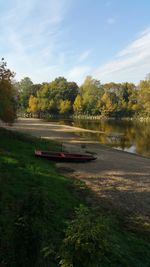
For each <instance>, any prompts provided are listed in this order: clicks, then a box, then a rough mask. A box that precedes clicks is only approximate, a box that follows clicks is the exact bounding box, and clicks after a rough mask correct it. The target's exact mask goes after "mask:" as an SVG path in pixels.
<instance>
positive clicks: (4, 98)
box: [0, 59, 16, 122]
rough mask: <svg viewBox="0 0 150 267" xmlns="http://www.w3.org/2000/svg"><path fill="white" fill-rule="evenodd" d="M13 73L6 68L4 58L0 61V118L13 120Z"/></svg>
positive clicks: (14, 101)
mask: <svg viewBox="0 0 150 267" xmlns="http://www.w3.org/2000/svg"><path fill="white" fill-rule="evenodd" d="M13 77H14V73H13V72H12V71H11V70H10V69H8V68H7V63H6V62H5V61H4V59H2V60H1V62H0V119H1V120H3V121H4V122H13V121H14V119H15V118H16V91H15V88H14V86H13V82H12V79H13Z"/></svg>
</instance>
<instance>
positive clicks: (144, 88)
mask: <svg viewBox="0 0 150 267" xmlns="http://www.w3.org/2000/svg"><path fill="white" fill-rule="evenodd" d="M139 106H140V111H141V113H144V114H146V115H147V116H150V80H145V81H141V82H140V85H139Z"/></svg>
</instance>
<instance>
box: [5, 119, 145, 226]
mask: <svg viewBox="0 0 150 267" xmlns="http://www.w3.org/2000/svg"><path fill="white" fill-rule="evenodd" d="M7 128H8V129H11V130H17V131H21V132H25V133H28V134H32V135H34V136H37V137H42V138H46V139H52V140H57V141H58V142H60V143H61V144H62V148H63V149H64V150H66V151H74V152H81V153H91V154H94V155H95V156H96V157H97V159H96V160H95V161H94V162H90V163H88V164H75V163H58V164H57V166H58V168H59V169H60V171H61V172H63V173H65V174H66V175H68V174H69V176H72V177H76V178H79V179H80V180H83V181H84V182H85V183H86V185H87V186H88V187H89V188H91V189H92V190H93V191H94V192H95V194H96V196H97V197H98V199H99V201H100V202H103V203H104V205H106V206H109V207H113V208H115V209H117V210H120V211H123V212H124V213H126V214H128V215H130V216H131V217H132V216H134V217H136V218H137V220H139V218H140V219H141V220H142V221H143V222H146V223H148V222H149V219H150V218H149V216H150V208H149V197H150V159H149V158H145V157H142V156H138V155H134V154H130V153H126V152H122V151H118V150H115V149H111V148H109V147H106V146H103V145H100V144H99V143H98V142H95V141H94V142H93V141H91V140H88V139H84V138H82V137H81V136H79V133H81V132H84V131H89V132H92V131H91V130H85V129H80V128H76V127H71V126H66V125H59V124H58V123H51V122H44V121H42V120H39V119H28V118H26V119H19V120H18V121H17V122H16V123H15V124H14V125H13V126H12V127H7Z"/></svg>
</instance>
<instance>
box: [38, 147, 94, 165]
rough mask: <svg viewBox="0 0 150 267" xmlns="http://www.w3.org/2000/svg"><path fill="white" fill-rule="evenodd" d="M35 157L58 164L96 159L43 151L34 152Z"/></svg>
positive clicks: (74, 154) (88, 156) (75, 154)
mask: <svg viewBox="0 0 150 267" xmlns="http://www.w3.org/2000/svg"><path fill="white" fill-rule="evenodd" d="M35 156H36V157H41V158H46V159H49V160H53V161H59V162H87V161H91V160H95V159H96V158H95V157H93V156H91V155H85V154H78V153H69V152H53V151H43V150H35Z"/></svg>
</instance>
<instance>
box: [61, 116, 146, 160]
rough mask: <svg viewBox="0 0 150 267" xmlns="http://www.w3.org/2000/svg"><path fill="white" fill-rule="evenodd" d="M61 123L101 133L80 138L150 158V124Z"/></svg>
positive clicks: (88, 134)
mask: <svg viewBox="0 0 150 267" xmlns="http://www.w3.org/2000/svg"><path fill="white" fill-rule="evenodd" d="M59 123H61V124H67V125H72V126H76V127H81V128H85V129H90V130H96V131H99V132H98V133H87V132H84V133H83V132H82V133H80V136H82V137H85V138H90V139H91V140H97V141H99V143H101V144H105V145H107V146H111V147H113V148H116V149H121V150H124V151H128V152H131V153H137V154H140V155H143V156H147V157H150V123H143V122H132V121H119V120H118V121H115V120H108V121H91V120H74V121H69V120H64V121H62V120H60V121H59Z"/></svg>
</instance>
